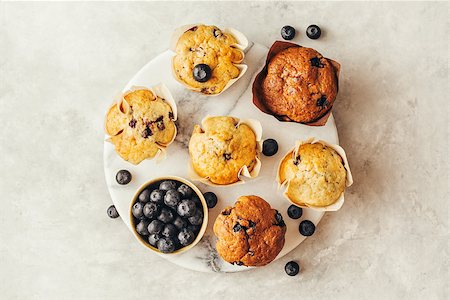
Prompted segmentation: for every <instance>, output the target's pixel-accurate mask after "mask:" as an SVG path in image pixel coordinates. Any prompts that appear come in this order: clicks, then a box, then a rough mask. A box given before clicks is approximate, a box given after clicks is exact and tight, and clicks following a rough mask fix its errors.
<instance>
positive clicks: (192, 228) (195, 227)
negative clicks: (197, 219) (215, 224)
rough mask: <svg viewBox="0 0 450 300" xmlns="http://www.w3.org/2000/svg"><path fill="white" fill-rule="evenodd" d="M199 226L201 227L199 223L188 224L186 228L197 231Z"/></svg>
mask: <svg viewBox="0 0 450 300" xmlns="http://www.w3.org/2000/svg"><path fill="white" fill-rule="evenodd" d="M200 228H202V227H201V226H200V225H189V226H188V227H187V229H189V230H190V231H192V232H194V233H198V232H199V231H200Z"/></svg>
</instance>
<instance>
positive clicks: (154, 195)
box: [150, 190, 166, 203]
mask: <svg viewBox="0 0 450 300" xmlns="http://www.w3.org/2000/svg"><path fill="white" fill-rule="evenodd" d="M165 194H166V191H163V190H153V191H152V192H151V193H150V201H152V202H155V203H163V202H164V195H165Z"/></svg>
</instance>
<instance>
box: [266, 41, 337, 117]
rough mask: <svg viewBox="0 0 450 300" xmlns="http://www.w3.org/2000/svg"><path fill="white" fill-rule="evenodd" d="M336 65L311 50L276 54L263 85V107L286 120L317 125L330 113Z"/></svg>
mask: <svg viewBox="0 0 450 300" xmlns="http://www.w3.org/2000/svg"><path fill="white" fill-rule="evenodd" d="M336 64H337V63H335V62H332V61H330V60H328V59H327V58H325V57H323V56H322V55H321V54H320V53H319V52H317V51H316V50H314V49H311V48H305V47H300V46H293V47H290V48H287V49H285V50H283V51H281V52H279V53H277V54H276V55H275V56H274V57H273V58H272V59H271V60H270V62H269V63H268V65H267V75H266V77H265V78H264V79H263V81H262V97H263V98H264V104H265V105H266V107H267V108H268V109H269V110H270V111H271V112H272V113H273V114H275V115H278V116H283V117H284V118H285V119H287V120H292V121H294V122H299V123H311V122H314V121H316V120H317V119H319V118H321V117H322V116H324V115H325V114H326V113H327V112H328V111H329V110H330V109H331V107H332V106H333V103H334V100H335V98H336V95H337V92H338V78H337V70H336V68H335V65H336Z"/></svg>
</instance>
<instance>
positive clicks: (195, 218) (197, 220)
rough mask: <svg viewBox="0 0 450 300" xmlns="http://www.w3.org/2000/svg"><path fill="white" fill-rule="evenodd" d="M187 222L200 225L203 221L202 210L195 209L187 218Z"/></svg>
mask: <svg viewBox="0 0 450 300" xmlns="http://www.w3.org/2000/svg"><path fill="white" fill-rule="evenodd" d="M188 220H189V223H191V224H192V225H200V224H202V222H203V212H202V210H201V209H197V210H196V211H195V214H194V215H193V216H192V217H189V218H188Z"/></svg>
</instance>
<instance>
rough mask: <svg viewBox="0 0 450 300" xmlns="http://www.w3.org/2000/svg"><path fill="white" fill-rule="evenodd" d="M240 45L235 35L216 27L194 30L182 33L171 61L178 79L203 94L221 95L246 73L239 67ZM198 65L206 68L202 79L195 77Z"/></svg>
mask: <svg viewBox="0 0 450 300" xmlns="http://www.w3.org/2000/svg"><path fill="white" fill-rule="evenodd" d="M239 43H240V41H238V39H237V38H236V36H235V35H233V34H232V33H230V32H228V31H222V30H220V29H219V28H217V27H216V26H207V25H196V26H193V27H191V28H190V29H188V30H186V31H185V32H183V33H182V34H181V36H180V37H179V38H178V40H177V43H176V45H175V47H174V49H173V50H174V51H175V52H176V55H175V56H174V58H173V61H172V66H173V72H174V76H175V78H176V79H177V80H179V81H180V82H181V83H183V84H185V85H186V86H188V87H189V88H191V89H194V90H196V91H199V92H201V93H203V94H208V95H214V94H219V93H220V92H222V91H223V90H224V89H225V88H226V87H227V85H228V84H229V83H230V81H231V80H233V79H237V78H238V77H239V76H240V75H242V74H243V72H244V71H245V70H246V67H245V68H244V67H243V66H239V65H237V64H239V63H241V62H242V60H243V59H244V52H243V51H242V50H241V49H240V48H241V47H238V45H239ZM197 65H202V66H203V67H205V65H206V67H205V68H206V69H202V70H201V73H200V74H202V75H204V76H203V77H202V75H200V78H199V77H198V76H197V75H194V73H195V72H194V68H195V67H196V66H197ZM208 68H209V69H208ZM244 69H245V70H244ZM241 73H242V74H241Z"/></svg>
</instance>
